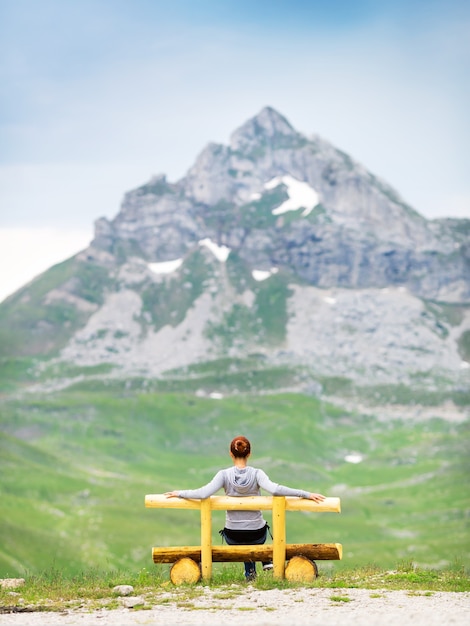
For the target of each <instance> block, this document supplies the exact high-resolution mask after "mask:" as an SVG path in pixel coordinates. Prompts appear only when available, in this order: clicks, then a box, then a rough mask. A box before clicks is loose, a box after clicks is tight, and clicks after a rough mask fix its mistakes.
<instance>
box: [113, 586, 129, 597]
mask: <svg viewBox="0 0 470 626" xmlns="http://www.w3.org/2000/svg"><path fill="white" fill-rule="evenodd" d="M133 591H134V587H133V586H132V585H116V587H114V589H113V593H116V594H117V595H118V596H130V595H131V593H132V592H133Z"/></svg>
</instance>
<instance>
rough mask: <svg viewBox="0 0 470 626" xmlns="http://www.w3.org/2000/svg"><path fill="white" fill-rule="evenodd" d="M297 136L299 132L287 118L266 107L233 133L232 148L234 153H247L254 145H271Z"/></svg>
mask: <svg viewBox="0 0 470 626" xmlns="http://www.w3.org/2000/svg"><path fill="white" fill-rule="evenodd" d="M297 135H298V133H297V131H296V130H295V129H294V128H293V127H292V126H291V125H290V124H289V122H288V121H287V120H286V118H285V117H283V116H282V115H281V114H280V113H278V112H277V111H276V110H275V109H273V108H271V107H264V109H262V110H261V111H260V112H259V113H258V115H255V117H252V118H251V119H249V120H248V121H247V122H245V123H244V124H243V125H242V126H240V127H239V128H237V130H235V131H234V132H233V133H232V135H231V137H230V148H231V149H232V150H233V151H240V152H245V151H246V150H247V149H250V148H251V147H253V145H254V144H260V143H268V144H269V143H272V142H273V140H274V141H275V140H276V139H279V138H282V137H296V136H297Z"/></svg>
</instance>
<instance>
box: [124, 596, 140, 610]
mask: <svg viewBox="0 0 470 626" xmlns="http://www.w3.org/2000/svg"><path fill="white" fill-rule="evenodd" d="M121 604H122V606H125V607H126V608H127V609H133V608H134V607H135V606H143V605H144V604H145V600H144V599H143V598H142V597H141V596H131V597H129V598H122V599H121Z"/></svg>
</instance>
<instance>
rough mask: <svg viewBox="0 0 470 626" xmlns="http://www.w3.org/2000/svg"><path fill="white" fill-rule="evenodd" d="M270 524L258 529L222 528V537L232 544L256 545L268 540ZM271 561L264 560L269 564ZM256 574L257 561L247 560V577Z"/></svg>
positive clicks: (264, 563) (265, 563) (252, 576)
mask: <svg viewBox="0 0 470 626" xmlns="http://www.w3.org/2000/svg"><path fill="white" fill-rule="evenodd" d="M268 530H269V526H268V524H265V525H264V526H263V528H257V529H256V530H232V529H231V528H223V529H222V530H220V531H219V532H220V534H221V535H222V538H223V539H225V541H226V542H227V543H228V545H231V546H237V545H239V546H242V545H247V546H254V545H259V544H263V543H265V542H266V537H267V535H268ZM268 563H269V561H267V562H264V561H263V565H267V564H268ZM255 576H256V563H255V562H254V561H245V578H254V577H255Z"/></svg>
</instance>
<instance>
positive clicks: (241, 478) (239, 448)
mask: <svg viewBox="0 0 470 626" xmlns="http://www.w3.org/2000/svg"><path fill="white" fill-rule="evenodd" d="M250 454H251V444H250V442H249V441H248V439H247V438H246V437H241V436H240V437H235V439H233V440H232V442H231V444H230V456H231V457H232V461H233V467H229V468H227V469H223V470H220V471H219V472H217V474H216V475H215V476H214V478H213V479H212V480H211V481H210V482H209V483H207V485H204V487H200V488H199V489H186V490H183V491H168V492H166V493H165V495H166V497H167V498H188V499H194V500H204V499H205V498H208V497H209V496H211V495H213V494H214V493H215V492H216V491H218V490H219V489H222V488H223V489H224V490H225V494H226V495H227V496H239V497H240V496H259V495H261V492H260V488H261V489H264V490H265V491H267V492H268V493H270V494H272V495H273V496H298V497H299V498H307V499H309V500H314V502H323V500H324V499H325V496H322V495H321V494H319V493H309V492H308V491H303V490H302V489H291V488H290V487H285V486H283V485H278V484H276V483H273V482H272V481H271V480H270V479H269V477H268V476H267V475H266V473H265V472H263V470H261V469H256V468H255V467H251V466H249V465H248V458H249V457H250ZM268 529H269V526H268V525H267V523H266V521H265V519H264V518H263V515H262V513H261V511H238V510H237V511H226V514H225V528H224V529H223V530H221V531H220V534H221V535H222V536H223V537H224V538H225V540H226V542H227V543H228V544H230V545H254V544H263V543H264V542H265V541H266V535H267V532H268ZM272 567H273V566H272V563H263V569H265V570H268V569H272ZM245 578H246V579H247V580H254V579H255V578H256V563H254V562H253V561H247V562H245Z"/></svg>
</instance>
